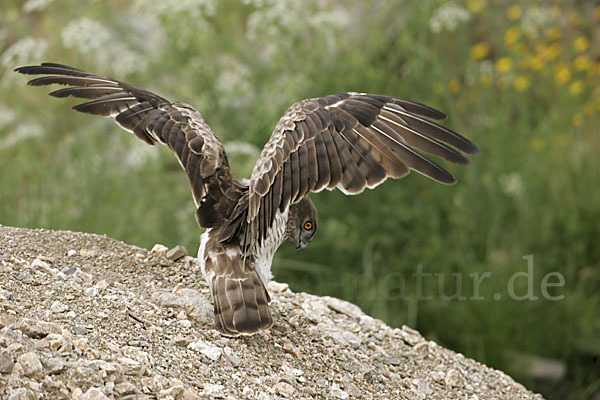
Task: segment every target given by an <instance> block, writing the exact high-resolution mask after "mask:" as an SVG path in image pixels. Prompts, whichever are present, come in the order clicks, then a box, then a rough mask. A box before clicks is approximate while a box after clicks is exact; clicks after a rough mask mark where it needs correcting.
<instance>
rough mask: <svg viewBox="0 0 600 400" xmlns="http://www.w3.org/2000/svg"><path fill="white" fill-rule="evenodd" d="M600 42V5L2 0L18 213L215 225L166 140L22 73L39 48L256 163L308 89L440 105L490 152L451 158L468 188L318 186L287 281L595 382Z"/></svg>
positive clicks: (43, 221) (0, 142)
mask: <svg viewBox="0 0 600 400" xmlns="http://www.w3.org/2000/svg"><path fill="white" fill-rule="evenodd" d="M599 39H600V6H599V5H598V3H597V2H593V1H574V0H572V1H567V0H565V1H559V0H557V1H551V0H548V1H539V0H538V1H520V2H518V3H512V2H506V1H501V0H468V1H467V0H464V1H458V0H457V1H454V2H450V1H441V0H422V1H418V2H417V1H408V0H405V1H402V0H375V1H371V2H364V1H362V0H329V1H328V0H306V1H302V2H300V1H291V0H244V1H241V2H238V1H230V0H225V1H217V0H185V1H177V0H170V1H160V2H157V1H151V0H135V1H132V2H127V3H124V2H122V1H116V0H113V1H86V2H82V1H77V0H63V1H52V0H28V1H15V0H3V1H2V4H1V5H0V86H1V88H0V171H1V172H0V223H2V224H4V225H12V226H20V227H28V228H50V229H67V230H75V231H84V232H93V233H100V234H106V235H108V236H110V237H113V238H116V239H119V240H122V241H125V242H127V243H130V244H136V245H138V246H141V247H145V248H151V247H152V246H153V245H154V244H155V243H163V244H165V245H167V246H169V247H172V246H175V245H177V244H183V245H185V246H186V247H187V248H188V250H189V251H190V253H192V254H195V253H196V251H197V246H198V237H199V235H200V233H201V231H200V230H199V228H198V227H197V226H196V222H195V220H194V205H193V201H192V198H191V195H190V192H189V189H188V183H187V180H186V178H185V175H184V173H182V171H180V170H179V165H178V163H177V161H176V159H175V157H173V156H172V155H171V154H170V152H169V150H168V149H167V148H154V147H151V146H147V145H145V144H144V143H142V142H141V141H139V140H137V139H136V138H134V137H133V136H132V135H128V134H126V133H125V132H124V131H121V130H120V129H119V128H118V127H117V126H116V125H114V124H113V123H111V122H110V121H107V120H104V119H102V118H97V117H96V118H95V117H91V116H87V115H81V114H78V113H75V112H72V111H70V107H71V106H72V105H74V104H76V103H75V102H74V101H69V100H57V99H52V98H49V97H47V96H46V93H48V91H49V90H47V89H48V88H42V89H40V88H31V87H25V82H26V78H25V77H23V76H18V75H17V74H16V73H13V72H12V70H13V68H15V67H17V66H20V65H24V64H29V63H39V62H43V61H52V62H59V63H65V64H70V65H73V66H76V67H78V68H81V69H85V70H89V71H90V72H95V73H97V74H99V75H108V76H110V77H114V78H117V79H121V80H126V81H127V82H129V83H131V84H134V85H136V86H139V87H142V88H146V89H149V90H153V91H155V92H156V93H159V94H161V95H162V96H164V97H167V98H168V99H171V100H174V101H175V100H178V101H184V102H187V103H190V104H192V105H194V106H195V107H196V108H197V109H198V110H200V111H201V112H202V113H203V114H204V116H205V118H206V120H207V122H208V123H209V124H210V125H211V126H212V128H213V129H214V131H215V132H216V133H217V135H218V136H219V137H220V138H221V140H222V141H223V142H224V144H225V147H226V149H227V151H228V154H229V157H230V161H231V163H232V164H233V165H232V166H233V169H234V171H235V172H236V174H237V175H238V176H240V177H248V176H249V174H250V171H251V169H252V166H253V164H254V161H255V159H256V157H257V156H258V153H259V151H260V149H261V148H262V146H263V144H264V143H265V142H266V141H267V139H268V137H269V135H270V134H271V131H272V129H273V128H274V126H275V123H276V121H277V120H278V118H279V117H280V116H281V115H282V114H283V112H284V111H285V110H286V109H287V107H288V106H289V105H290V104H292V103H293V102H295V101H298V100H300V99H303V98H308V97H316V96H322V95H327V94H331V93H338V92H344V91H348V90H352V91H359V92H370V93H381V94H388V95H394V96H397V97H404V98H409V99H412V100H416V101H419V102H423V103H426V104H428V105H431V106H433V107H435V108H438V109H440V110H442V111H444V112H446V113H447V114H448V116H449V118H448V120H447V121H446V122H444V124H445V125H446V126H448V127H450V128H452V129H455V130H457V131H459V132H461V133H463V134H464V135H466V136H467V137H469V138H471V139H472V140H473V141H474V142H475V143H477V144H478V146H479V147H480V149H481V154H479V155H477V156H474V157H472V162H471V164H470V165H468V166H466V167H460V166H453V165H450V166H449V165H446V164H443V165H445V166H446V167H448V168H449V170H450V171H451V172H452V173H454V174H455V175H456V176H457V178H458V184H456V185H455V186H442V185H438V184H436V183H434V182H433V181H430V180H428V179H426V178H424V177H422V176H419V175H418V174H414V173H413V174H411V176H409V177H407V178H406V179H404V180H402V181H388V182H386V184H384V185H382V186H381V187H379V188H377V189H376V190H373V191H368V192H365V193H364V194H362V195H360V196H354V197H346V196H344V195H343V194H341V193H339V192H327V193H320V194H319V195H314V196H313V200H314V202H315V203H316V205H317V207H318V209H319V211H320V225H319V232H318V234H317V239H316V240H315V241H313V243H312V244H311V245H310V247H309V248H308V249H307V250H306V251H304V252H301V253H296V252H295V251H294V249H293V246H285V245H284V246H282V249H281V250H280V251H279V253H278V254H277V257H276V259H275V263H274V273H275V276H276V279H277V280H279V281H285V282H289V283H290V286H291V288H292V289H293V290H294V291H306V292H310V293H314V294H319V295H330V296H337V297H341V298H343V299H346V300H349V301H351V302H355V303H357V304H358V305H360V306H361V307H362V309H363V310H364V311H365V312H367V313H369V314H371V315H373V316H374V317H377V318H380V319H382V320H384V321H385V322H387V323H388V324H390V325H391V326H402V325H403V324H407V325H409V326H411V327H414V328H417V329H418V330H420V331H421V332H423V334H424V335H426V337H427V338H429V339H432V340H435V341H437V342H438V343H440V344H442V345H444V346H447V347H449V348H451V349H453V350H455V351H458V352H461V353H464V354H465V355H467V356H469V357H473V358H475V359H476V360H478V361H480V362H483V363H486V364H488V365H490V366H492V367H495V368H500V369H502V370H504V371H506V372H507V373H509V374H511V375H513V376H514V377H515V378H516V379H517V380H518V381H520V382H522V383H523V384H525V385H526V386H527V387H529V388H530V389H532V390H535V391H538V392H542V393H543V394H544V395H545V396H546V397H547V398H549V399H563V398H568V399H598V398H600V360H599V356H600V187H599V186H600V185H599V184H600V180H599V178H600V161H599V160H600V131H599V122H600V120H599V117H598V116H599V111H600V87H599V82H600V40H599ZM524 257H525V258H524ZM415 273H418V274H419V276H416V275H415ZM518 273H521V274H520V275H515V274H518ZM551 273H554V274H553V275H551V276H549V277H548V274H551ZM558 274H560V276H559V275H558ZM561 277H562V280H561ZM483 278H485V279H483ZM511 278H512V280H511ZM475 280H480V284H479V285H476V284H475ZM511 282H512V283H511ZM544 282H545V283H546V286H545V288H546V289H547V290H545V291H544V287H543V284H544ZM561 282H564V284H562V285H561ZM552 284H554V285H555V286H552ZM511 285H512V286H511ZM511 288H512V291H511ZM526 295H527V296H526ZM525 297H527V298H525ZM534 298H535V299H534Z"/></svg>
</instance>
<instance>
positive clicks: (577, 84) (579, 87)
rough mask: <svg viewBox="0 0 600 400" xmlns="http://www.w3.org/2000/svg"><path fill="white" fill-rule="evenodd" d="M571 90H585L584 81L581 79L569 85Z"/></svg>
mask: <svg viewBox="0 0 600 400" xmlns="http://www.w3.org/2000/svg"><path fill="white" fill-rule="evenodd" d="M569 91H570V92H571V94H579V93H581V92H583V83H582V82H581V81H580V80H577V81H573V83H571V85H570V86H569Z"/></svg>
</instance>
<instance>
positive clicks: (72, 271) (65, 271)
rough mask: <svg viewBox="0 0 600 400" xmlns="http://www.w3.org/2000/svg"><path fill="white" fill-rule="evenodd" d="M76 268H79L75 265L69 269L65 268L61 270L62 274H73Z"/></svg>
mask: <svg viewBox="0 0 600 400" xmlns="http://www.w3.org/2000/svg"><path fill="white" fill-rule="evenodd" d="M77 270H79V268H77V267H71V268H69V269H66V270H64V271H63V274H65V275H67V276H71V275H73V274H74V273H75V272H77Z"/></svg>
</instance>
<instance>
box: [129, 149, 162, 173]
mask: <svg viewBox="0 0 600 400" xmlns="http://www.w3.org/2000/svg"><path fill="white" fill-rule="evenodd" d="M158 155H159V152H158V151H157V149H156V147H155V146H144V145H142V146H140V145H139V143H134V144H133V145H132V146H131V147H129V148H128V149H127V151H126V152H125V154H124V157H123V164H124V165H125V166H126V167H129V168H133V169H138V168H143V167H144V165H146V164H147V163H149V162H151V161H154V160H156V159H157V158H158Z"/></svg>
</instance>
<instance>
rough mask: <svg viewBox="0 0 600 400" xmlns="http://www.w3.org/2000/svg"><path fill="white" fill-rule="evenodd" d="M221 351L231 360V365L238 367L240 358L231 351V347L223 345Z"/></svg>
mask: <svg viewBox="0 0 600 400" xmlns="http://www.w3.org/2000/svg"><path fill="white" fill-rule="evenodd" d="M223 353H224V354H225V357H226V358H227V359H228V360H229V361H230V362H231V365H232V366H234V367H235V368H237V367H239V366H240V365H241V364H242V360H241V359H240V357H238V355H237V354H235V353H234V352H233V350H232V349H231V347H229V346H225V347H224V348H223Z"/></svg>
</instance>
